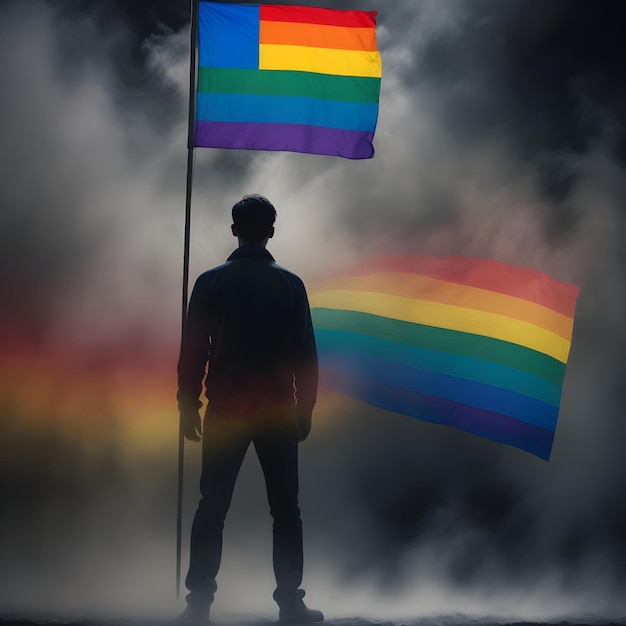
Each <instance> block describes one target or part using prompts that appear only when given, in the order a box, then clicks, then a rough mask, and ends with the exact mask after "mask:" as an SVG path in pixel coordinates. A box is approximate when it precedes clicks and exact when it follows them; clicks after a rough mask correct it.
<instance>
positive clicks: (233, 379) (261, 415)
mask: <svg viewBox="0 0 626 626" xmlns="http://www.w3.org/2000/svg"><path fill="white" fill-rule="evenodd" d="M232 218H233V224H232V226H231V230H232V233H233V235H234V236H235V237H237V239H238V242H239V247H238V248H237V249H236V250H235V251H234V252H233V253H232V254H231V255H230V256H229V257H228V260H227V261H226V263H224V264H223V265H220V266H218V267H215V268H213V269H211V270H208V271H207V272H205V273H204V274H202V275H201V276H200V277H199V278H198V280H197V281H196V284H195V286H194V289H193V292H192V295H191V300H190V302H189V311H188V314H187V320H186V324H185V328H184V332H183V341H182V346H181V353H180V359H179V363H178V406H179V410H180V415H181V420H182V427H183V432H184V435H185V437H186V438H187V439H188V440H190V441H200V439H201V436H202V475H201V478H200V492H201V494H202V498H201V500H200V504H199V506H198V510H197V511H196V515H195V517H194V521H193V526H192V530H191V550H190V563H189V571H188V574H187V578H186V580H185V584H186V586H187V588H188V589H189V594H188V595H187V608H186V609H185V611H184V613H183V615H182V619H183V621H193V622H198V621H208V618H209V611H210V606H211V604H212V602H213V596H214V593H215V591H216V589H217V585H216V582H215V578H216V575H217V572H218V569H219V565H220V560H221V553H222V530H223V527H224V519H225V517H226V513H227V511H228V508H229V506H230V502H231V498H232V494H233V489H234V486H235V481H236V478H237V474H238V473H239V469H240V467H241V463H242V461H243V458H244V456H245V453H246V450H247V449H248V447H249V445H250V443H252V444H253V445H254V447H255V450H256V453H257V456H258V458H259V462H260V464H261V468H262V470H263V474H264V476H265V484H266V488H267V496H268V501H269V505H270V512H271V515H272V517H273V520H274V526H273V565H274V574H275V576H276V590H275V591H274V600H275V601H276V602H277V604H278V606H279V609H280V610H279V619H280V621H281V622H283V623H310V622H321V621H323V619H324V616H323V615H322V613H321V612H320V611H315V610H312V609H309V608H307V607H306V606H305V604H304V602H303V600H302V598H303V596H304V591H303V590H302V589H301V588H300V584H301V582H302V561H303V557H302V522H301V519H300V510H299V508H298V442H299V441H304V439H306V437H307V435H308V434H309V431H310V430H311V414H312V412H313V406H314V404H315V400H316V396H317V376H318V372H317V351H316V347H315V338H314V335H313V327H312V323H311V313H310V310H309V303H308V299H307V295H306V290H305V288H304V284H303V283H302V280H301V279H300V278H299V277H298V276H296V275H295V274H292V273H291V272H289V271H288V270H286V269H284V268H283V267H281V266H279V265H277V264H276V262H275V261H274V258H273V257H272V255H271V254H270V253H269V252H268V251H267V249H266V246H267V242H268V240H269V239H270V238H271V237H272V236H273V235H274V221H275V219H276V211H275V209H274V207H273V206H272V204H271V203H270V202H269V201H268V200H267V199H266V198H264V197H263V196H258V195H252V196H244V198H243V199H242V200H241V201H240V202H238V203H237V204H235V206H234V207H233V209H232ZM207 362H208V372H207V373H206V379H205V368H206V365H207ZM203 380H205V388H206V393H205V395H206V397H207V399H208V405H207V409H206V413H205V416H204V428H202V425H201V421H200V414H199V409H200V407H201V406H202V403H201V402H200V400H199V399H198V398H199V395H200V392H201V390H202V381H203Z"/></svg>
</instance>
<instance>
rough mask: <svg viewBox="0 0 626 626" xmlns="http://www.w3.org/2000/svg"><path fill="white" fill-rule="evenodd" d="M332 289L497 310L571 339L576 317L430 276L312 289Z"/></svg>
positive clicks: (362, 279)
mask: <svg viewBox="0 0 626 626" xmlns="http://www.w3.org/2000/svg"><path fill="white" fill-rule="evenodd" d="M331 289H332V290H341V291H367V292H371V293H380V294H387V295H394V296H402V297H404V298H411V299H414V300H424V301H427V302H437V303H440V304H449V305H452V306H456V307H463V308H466V309H473V310H475V311H484V312H486V313H496V314H498V315H503V316H506V317H509V318H511V319H516V320H519V321H522V322H528V323H529V324H533V325H535V326H539V327H541V328H544V329H546V330H549V331H550V332H553V333H554V334H556V335H558V336H559V337H562V338H563V339H567V340H568V341H571V338H572V331H573V325H574V322H573V320H572V319H571V318H569V317H567V316H566V315H563V314H561V313H558V312H556V311H553V310H552V309H548V308H546V307H544V306H541V305H539V304H537V303H535V302H530V301H528V300H523V299H521V298H516V297H514V296H509V295H506V294H502V293H497V292H494V291H488V290H486V289H480V288H477V287H469V286H466V285H459V284H458V283H450V282H446V281H443V280H437V279H433V278H428V277H426V276H416V275H415V274H400V273H389V272H380V273H377V274H370V275H367V276H346V277H338V278H330V279H328V280H325V281H323V282H321V283H318V284H316V285H314V286H313V287H310V288H309V291H310V292H312V293H313V292H318V291H327V290H331Z"/></svg>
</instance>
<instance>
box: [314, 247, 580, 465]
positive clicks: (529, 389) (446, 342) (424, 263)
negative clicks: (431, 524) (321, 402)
mask: <svg viewBox="0 0 626 626" xmlns="http://www.w3.org/2000/svg"><path fill="white" fill-rule="evenodd" d="M577 295H578V288H577V287H575V286H573V285H568V284H565V283H562V282H558V281H556V280H554V279H552V278H550V277H549V276H547V275H546V274H543V273H541V272H538V271H535V270H530V269H526V268H521V267H515V266H512V265H507V264H504V263H499V262H496V261H489V260H485V259H475V258H467V257H447V258H443V257H442V258H436V257H421V256H396V257H386V258H382V259H377V260H374V261H371V262H368V263H366V264H363V265H361V266H359V267H358V268H355V269H354V270H353V271H350V272H348V273H347V274H346V275H345V276H341V277H335V278H330V279H327V280H325V281H323V282H322V283H320V284H318V285H317V286H316V288H315V289H313V290H312V291H311V306H312V315H313V323H314V326H315V334H316V339H317V343H318V350H319V354H320V366H321V381H322V384H324V385H326V386H327V387H329V388H331V389H334V390H336V391H339V392H342V393H345V394H347V395H349V396H352V397H354V398H357V399H359V400H363V401H365V402H368V403H371V404H373V405H376V406H378V407H381V408H383V409H387V410H389V411H393V412H396V413H402V414H406V415H409V416H412V417H416V418H420V419H423V420H426V421H429V422H437V423H440V424H447V425H449V426H455V427H457V428H460V429H462V430H465V431H467V432H470V433H474V434H476V435H480V436H482V437H486V438H488V439H492V440H495V441H498V442H501V443H506V444H509V445H512V446H515V447H518V448H521V449H522V450H526V451H528V452H531V453H532V454H535V455H536V456H539V457H541V458H543V459H546V460H548V459H549V458H550V452H551V448H552V442H553V439H554V433H555V429H556V424H557V417H558V413H559V404H560V399H561V389H562V385H563V377H564V375H565V365H566V363H567V359H568V355H569V350H570V344H571V339H572V330H573V321H574V319H573V318H574V308H575V304H576V298H577Z"/></svg>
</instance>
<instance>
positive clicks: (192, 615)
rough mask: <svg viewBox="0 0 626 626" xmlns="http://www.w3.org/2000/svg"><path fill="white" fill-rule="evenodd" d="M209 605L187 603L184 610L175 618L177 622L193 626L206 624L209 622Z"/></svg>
mask: <svg viewBox="0 0 626 626" xmlns="http://www.w3.org/2000/svg"><path fill="white" fill-rule="evenodd" d="M210 613H211V606H210V605H206V604H188V605H187V607H186V608H185V610H184V611H183V612H182V613H181V614H180V615H179V616H178V619H177V620H176V621H177V623H178V624H181V625H186V626H194V625H195V624H198V625H199V626H201V625H203V624H204V625H206V624H208V623H209V615H210Z"/></svg>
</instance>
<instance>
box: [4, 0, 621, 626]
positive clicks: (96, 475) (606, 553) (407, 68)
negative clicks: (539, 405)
mask: <svg viewBox="0 0 626 626" xmlns="http://www.w3.org/2000/svg"><path fill="white" fill-rule="evenodd" d="M94 4H95V6H94ZM139 4H140V5H141V6H139ZM139 4H138V5H135V3H132V2H131V3H99V4H98V3H87V2H79V1H76V2H73V1H69V0H66V1H64V2H61V3H45V2H35V1H33V2H28V3H24V2H19V3H18V2H8V3H6V4H4V5H2V7H0V54H1V56H2V58H3V59H4V61H3V64H2V66H1V68H0V77H1V78H2V84H3V85H5V89H4V92H3V93H4V95H3V98H1V99H0V119H1V120H3V129H2V142H0V163H2V168H3V170H2V171H3V179H2V186H1V188H0V206H1V207H2V208H1V213H0V220H1V228H0V261H1V263H0V280H1V283H2V291H3V297H2V307H1V311H0V315H1V319H2V322H3V324H2V329H1V330H0V337H1V338H2V344H3V353H4V354H5V357H3V359H2V366H3V372H4V373H5V374H6V375H5V376H4V378H5V380H6V381H9V382H5V383H4V385H3V386H2V388H1V389H2V396H1V397H0V416H1V418H0V424H1V425H0V468H1V470H2V473H1V476H2V480H1V483H0V486H1V488H2V501H3V506H2V513H1V514H0V549H1V553H2V560H3V568H2V574H1V578H0V581H1V583H2V584H1V585H0V613H8V612H12V611H16V612H18V613H20V614H25V613H36V612H38V611H43V612H44V613H46V614H47V615H49V614H50V612H54V613H56V614H58V613H60V612H61V613H64V614H65V613H68V614H69V613H78V614H81V615H92V614H96V613H101V614H105V615H119V614H124V615H129V614H131V613H132V614H138V615H153V614H159V615H170V614H175V612H176V610H177V608H178V606H179V605H178V604H177V603H176V601H175V599H174V597H173V596H174V594H173V583H174V572H173V567H174V527H175V511H174V506H175V491H176V484H175V483H176V476H175V472H176V458H175V452H176V451H175V447H176V423H175V422H176V415H175V410H174V409H175V407H174V399H173V392H172V403H171V406H170V405H165V406H164V407H163V410H162V413H159V414H158V415H157V414H155V415H152V416H145V415H144V416H142V417H141V419H139V420H138V421H137V423H136V424H134V425H132V426H129V425H128V424H125V423H122V422H123V419H124V418H125V416H126V414H125V413H124V411H123V410H122V408H121V404H120V401H119V400H118V398H119V396H121V395H123V394H124V393H126V392H127V389H129V388H130V389H132V388H133V385H136V384H137V382H138V380H140V379H139V378H137V374H136V372H137V371H139V372H143V373H144V374H145V376H147V377H151V376H155V372H158V373H160V374H163V375H164V376H165V380H167V375H168V374H167V373H168V372H170V373H171V384H172V385H174V384H175V380H174V377H175V360H176V348H177V342H178V331H179V327H180V320H179V315H180V311H179V308H180V281H181V279H180V273H181V262H182V236H183V209H184V193H185V164H186V122H187V112H186V106H187V97H188V93H187V74H188V68H187V63H188V59H187V54H188V30H187V28H188V25H187V20H188V13H187V11H188V7H187V3H186V2H185V3H178V2H176V3H173V2H154V3H151V6H150V7H149V8H146V7H145V6H143V4H144V3H139ZM319 4H320V5H323V6H336V7H339V6H341V7H343V6H344V5H343V3H337V2H334V3H333V2H325V3H319ZM358 8H376V9H378V10H379V28H378V36H379V45H380V49H381V52H382V56H383V65H384V78H383V88H382V93H381V107H380V117H379V124H378V130H377V134H376V140H375V146H376V156H375V158H374V159H372V160H371V161H367V162H349V161H343V160H336V159H331V158H325V157H317V156H312V155H300V154H291V153H275V154H274V153H245V152H237V151H232V152H229V151H217V150H198V151H197V154H196V161H195V173H194V176H195V178H194V197H193V218H192V246H191V252H192V254H191V274H192V277H193V276H195V275H197V274H198V273H199V272H200V271H202V270H204V269H205V268H206V267H208V266H211V265H215V264H218V263H220V262H222V260H223V259H224V258H225V257H226V256H227V255H228V254H229V253H230V251H231V250H232V248H233V247H234V244H235V240H234V239H232V238H231V237H229V231H228V226H229V213H228V209H229V207H230V206H232V204H233V203H234V202H235V201H236V200H237V199H238V198H239V197H241V195H243V194H244V193H249V192H258V193H262V194H264V195H266V196H268V197H269V198H270V199H271V200H272V201H273V202H274V203H275V205H276V207H277V209H278V213H279V218H278V222H277V236H276V237H275V239H274V240H272V244H271V246H270V249H271V251H272V253H273V254H274V255H275V256H276V258H277V259H278V260H279V262H281V263H282V264H284V265H286V266H287V267H290V268H291V269H293V270H294V271H296V272H297V273H299V274H301V275H302V276H303V278H304V279H305V281H307V282H313V281H314V280H315V278H316V277H317V276H319V275H321V274H324V273H326V272H328V271H331V270H333V269H336V268H337V267H340V266H341V265H342V264H344V263H349V262H351V261H353V260H355V259H358V258H361V257H362V256H364V255H367V254H370V253H385V252H397V251H406V252H419V253H425V254H442V255H446V254H460V255H471V256H484V257H490V258H495V259H498V260H502V261H505V262H511V263H516V264H519V265H525V266H529V267H534V268H536V269H540V270H542V271H546V272H548V273H550V274H551V275H553V276H554V277H555V278H558V279H560V280H564V281H567V282H572V283H575V284H577V285H579V286H580V287H581V294H580V298H579V303H578V307H577V316H576V323H575V330H574V339H573V344H572V352H571V355H570V363H569V365H568V371H567V376H566V381H565V386H564V393H563V400H562V405H561V412H560V417H559V426H558V429H557V435H556V440H555V446H554V450H553V455H552V460H551V461H550V463H544V462H542V461H539V460H538V459H535V458H534V457H531V456H530V455H527V454H524V453H522V452H520V451H517V450H514V449H511V448H507V447H504V446H499V445H498V444H495V443H492V442H489V441H484V440H481V439H479V438H477V437H472V436H471V435H468V434H465V433H462V432H457V431H455V430H452V429H449V428H444V427H441V426H435V425H431V424H426V423H421V422H417V421H413V420H410V419H409V418H406V417H402V416H397V415H392V414H388V413H385V412H383V411H379V410H377V409H374V408H372V407H368V406H366V405H362V404H357V403H355V402H351V401H349V400H347V399H345V398H340V397H338V396H335V395H332V394H324V395H323V398H322V399H321V401H320V403H319V406H318V408H317V410H316V425H315V429H314V432H313V434H312V435H311V438H310V440H309V441H307V443H306V444H305V445H303V447H302V451H301V473H302V476H301V484H302V489H301V490H302V509H303V516H304V523H305V529H306V550H307V552H306V563H307V570H306V574H305V585H306V587H307V589H308V590H309V594H308V597H310V598H311V604H321V605H323V606H322V608H324V609H325V611H326V613H327V614H328V615H329V616H332V617H342V616H354V615H355V614H359V615H363V616H367V617H371V618H374V617H378V618H381V619H383V618H386V619H407V618H415V617H418V616H424V615H434V614H452V613H464V614H475V615H481V616H503V617H505V618H510V619H547V618H556V617H567V618H583V617H585V616H589V615H591V616H595V617H603V618H611V617H615V616H620V615H624V614H625V613H626V605H625V603H624V600H623V597H622V596H623V593H622V590H623V587H624V582H625V581H626V568H625V565H624V564H625V563H626V505H625V504H624V502H623V498H622V497H621V494H622V493H623V492H624V487H625V486H626V485H625V482H626V478H625V477H626V471H625V470H626V467H625V465H626V462H625V461H624V455H623V452H622V450H623V445H624V442H625V441H626V427H625V426H624V420H623V414H624V407H625V406H626V398H625V397H624V391H623V389H624V388H625V385H624V383H625V381H624V369H623V366H622V362H621V361H622V354H623V353H624V347H626V346H625V343H626V333H625V331H624V324H623V321H622V311H623V310H624V306H625V305H626V294H625V289H624V285H625V284H626V275H625V274H626V272H625V268H626V258H625V257H624V252H623V250H624V249H625V247H624V233H625V232H626V229H624V227H623V226H624V224H623V222H624V210H623V201H622V199H623V198H624V196H625V192H626V189H625V188H624V187H625V183H624V179H623V165H624V157H625V156H626V151H625V150H624V147H625V136H624V106H625V104H624V103H625V102H626V98H625V88H624V84H623V81H621V80H620V76H621V68H620V66H619V63H618V61H617V59H618V58H619V55H618V54H617V53H616V52H617V51H618V50H619V43H618V42H619V41H620V39H619V36H618V24H619V23H620V22H619V18H620V17H623V12H624V9H623V8H622V7H621V5H620V4H619V3H615V2H601V3H598V4H594V8H593V10H592V9H591V8H590V7H586V5H584V4H583V3H574V4H572V3H570V2H563V1H557V0H555V1H554V2H552V3H550V5H549V6H547V5H545V4H544V3H539V2H532V1H522V0H514V1H511V2H507V3H497V2H494V1H490V0H483V1H480V2H479V1H470V0H467V1H463V0H450V1H449V2H440V1H439V0H420V1H415V0H396V1H394V2H386V3H380V6H375V5H374V6H371V7H368V6H362V7H358ZM622 23H623V22H622ZM581 41H586V42H588V44H589V45H587V46H582V45H581V43H580V42H581ZM24 346H27V347H28V348H29V350H31V351H34V352H35V353H37V354H40V355H42V362H43V363H44V364H45V368H44V374H46V372H48V373H49V371H50V370H54V369H56V368H59V369H60V370H61V371H63V370H62V368H63V367H65V365H67V363H70V364H71V363H78V364H79V365H80V367H81V368H82V370H83V371H84V372H87V373H91V374H93V373H95V374H97V375H99V376H100V378H101V379H102V380H103V381H104V382H103V390H104V392H103V395H102V402H98V403H96V404H95V405H94V404H90V405H88V406H84V407H79V409H77V411H75V412H74V413H72V414H71V415H69V416H68V414H67V411H68V404H67V402H65V400H64V398H65V397H66V396H67V395H71V392H72V390H73V389H74V388H75V387H76V386H78V385H79V383H80V381H77V380H73V379H71V377H70V378H69V379H68V380H67V381H65V384H64V386H63V387H61V388H55V389H53V390H51V391H50V392H49V395H48V396H47V401H46V404H45V406H46V411H45V415H40V416H38V417H37V419H34V418H33V416H32V415H31V413H29V411H28V410H27V407H28V406H30V405H29V398H28V394H26V395H24V394H22V395H21V396H19V395H18V396H16V395H15V394H14V393H12V391H11V384H13V382H14V383H15V384H16V385H18V384H19V385H25V388H26V389H30V392H31V393H33V394H36V393H39V392H40V388H41V385H42V380H45V375H44V376H43V377H41V376H40V372H37V371H32V369H30V370H29V369H28V368H24V367H23V366H22V365H21V364H20V363H21V362H20V361H19V359H18V357H19V354H21V353H20V350H21V349H22V348H23V347H24ZM120 363H121V365H122V366H123V367H122V366H121V365H120ZM69 371H71V372H74V371H75V370H69ZM128 377H130V378H128ZM55 380H57V381H58V378H57V379H55ZM160 380H163V378H158V381H160ZM31 381H32V382H31ZM154 381H155V382H154V383H151V381H150V380H148V382H147V384H148V386H149V385H150V384H155V385H156V384H157V382H156V381H157V379H156V378H155V379H154ZM29 382H30V383H31V384H30V386H29V384H28V383H29ZM80 384H82V383H80ZM16 397H17V400H16ZM88 397H89V398H91V397H92V396H88ZM70 408H71V407H70ZM137 410H138V411H139V412H141V411H142V410H144V408H143V407H137ZM81 412H82V414H84V415H83V417H84V419H80V416H81ZM77 415H78V417H76V416H77ZM157 431H158V434H156V432H157ZM187 450H188V453H187V454H188V458H187V468H186V478H187V481H186V500H185V521H186V527H185V532H186V533H187V532H188V526H189V523H190V519H191V515H192V514H193V510H194V507H195V499H196V495H197V487H196V481H197V477H198V468H199V458H198V457H199V454H198V450H197V449H196V448H193V447H190V446H187ZM263 490H264V488H263V484H262V478H261V477H260V472H259V470H258V466H257V465H256V464H255V460H254V458H247V459H246V463H245V465H244V468H243V471H242V475H241V477H240V482H239V484H238V488H237V491H236V494H235V500H234V502H233V506H232V510H231V512H230V513H229V518H228V520H227V529H226V544H225V551H224V561H223V563H224V564H223V568H222V571H221V572H220V578H219V580H218V583H219V585H220V591H219V594H218V599H217V604H216V609H217V610H218V614H219V611H222V612H223V613H224V614H229V613H230V614H232V613H238V612H243V613H245V612H250V613H252V614H256V615H259V614H267V615H273V610H274V609H273V607H272V602H271V591H272V589H273V580H272V572H271V546H270V541H271V524H270V520H269V514H268V512H267V510H266V509H267V505H266V503H265V496H264V491H263ZM186 537H187V534H186V535H185V540H184V543H186ZM185 549H186V546H185ZM184 568H185V559H183V570H184ZM242 588H245V600H244V599H242V594H241V589H242Z"/></svg>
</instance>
